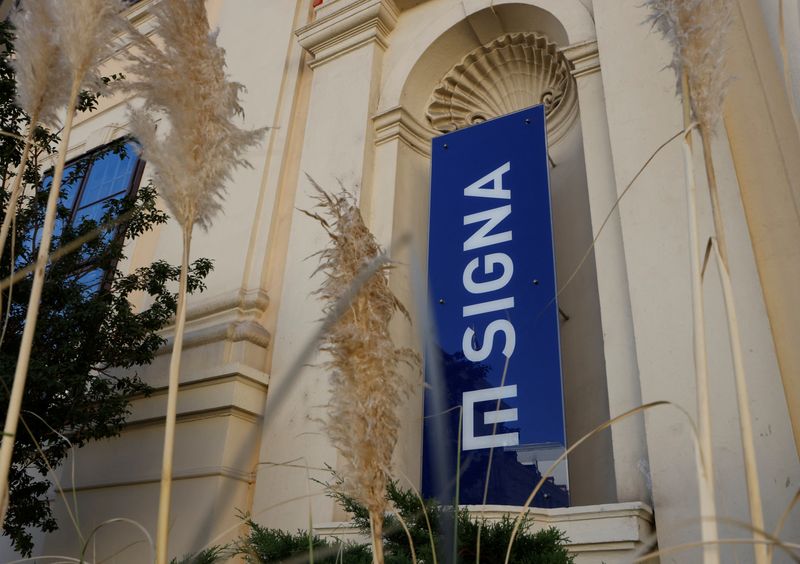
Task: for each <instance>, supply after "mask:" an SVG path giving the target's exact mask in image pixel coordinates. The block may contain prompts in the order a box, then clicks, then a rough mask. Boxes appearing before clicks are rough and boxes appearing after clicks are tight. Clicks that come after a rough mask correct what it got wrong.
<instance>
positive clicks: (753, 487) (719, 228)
mask: <svg viewBox="0 0 800 564" xmlns="http://www.w3.org/2000/svg"><path fill="white" fill-rule="evenodd" d="M700 137H701V139H702V140H703V160H704V162H705V167H706V177H707V178H708V190H709V193H710V195H711V209H712V212H713V217H714V232H715V236H716V242H715V244H714V250H715V252H716V253H715V254H716V257H717V266H718V270H719V276H720V283H721V286H722V295H723V298H724V300H725V313H726V317H727V321H728V338H729V339H730V345H731V355H732V356H733V372H734V381H735V383H736V401H737V403H738V406H739V430H740V434H741V441H742V455H743V457H744V469H745V481H746V484H747V501H748V504H749V507H750V520H751V522H752V523H751V524H752V525H753V527H754V529H755V530H754V531H753V538H754V539H757V540H759V542H757V543H755V544H754V545H753V551H754V552H755V558H756V560H755V561H756V564H766V562H768V558H767V546H766V545H765V544H763V543H762V542H761V540H763V537H762V536H761V535H760V534H759V533H758V532H757V531H763V530H764V512H763V508H762V503H761V488H760V487H759V484H758V464H757V463H756V453H755V445H754V441H753V423H752V416H751V414H750V396H749V394H748V392H747V382H746V379H745V371H744V360H743V358H742V344H741V338H740V336H739V323H738V321H737V319H736V309H735V307H734V299H733V287H732V285H731V281H730V270H729V267H728V251H727V247H726V243H725V225H724V223H723V220H722V211H721V210H720V204H719V195H718V192H717V180H716V178H717V177H716V174H715V173H714V162H713V159H712V157H711V141H710V138H709V135H708V132H707V131H703V129H700Z"/></svg>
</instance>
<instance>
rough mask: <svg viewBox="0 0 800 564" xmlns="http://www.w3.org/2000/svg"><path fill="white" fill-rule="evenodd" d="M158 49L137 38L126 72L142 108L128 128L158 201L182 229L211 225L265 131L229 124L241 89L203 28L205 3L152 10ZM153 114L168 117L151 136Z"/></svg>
mask: <svg viewBox="0 0 800 564" xmlns="http://www.w3.org/2000/svg"><path fill="white" fill-rule="evenodd" d="M153 11H154V13H155V16H156V18H157V19H158V26H159V27H158V29H159V36H160V37H161V38H162V39H163V42H164V47H163V49H160V48H158V47H157V46H156V45H154V44H153V43H152V42H150V41H149V40H148V39H146V38H141V39H142V41H140V47H141V51H140V52H139V53H138V54H137V55H134V56H133V61H134V62H133V64H132V65H131V66H130V67H129V69H128V70H129V72H130V74H131V75H133V77H134V78H133V82H132V83H131V84H130V85H129V88H130V89H131V90H132V92H133V93H134V94H136V95H138V96H139V97H140V98H142V99H143V100H144V102H145V105H144V108H143V109H141V110H134V111H132V113H131V118H132V119H131V129H132V131H133V133H134V135H135V136H136V137H137V139H138V140H139V141H140V143H141V144H142V147H143V155H144V158H145V159H146V160H147V162H148V164H149V165H151V166H152V167H153V169H154V171H155V176H156V179H157V184H158V186H159V187H160V189H161V195H162V196H163V197H164V199H165V200H166V202H167V205H168V206H169V208H170V211H171V212H172V214H173V216H174V217H175V219H176V220H177V221H178V222H179V223H180V224H181V225H182V226H187V225H193V224H198V225H200V226H201V227H203V228H204V229H208V228H209V227H210V226H211V222H212V220H213V218H214V216H215V215H216V214H217V213H218V212H219V211H220V209H221V207H222V206H221V203H222V200H223V198H224V195H225V185H226V183H227V182H229V181H230V180H231V172H232V171H233V169H234V168H236V167H237V166H247V164H248V163H247V161H245V160H244V159H243V157H242V155H243V153H244V152H245V150H246V149H247V148H248V147H250V146H252V145H254V144H256V143H257V142H258V141H259V140H260V138H261V137H262V135H263V132H264V130H263V129H259V130H254V131H248V130H244V129H241V128H239V127H237V126H236V125H234V123H233V122H232V119H233V118H234V117H236V116H239V115H242V107H241V106H240V104H239V93H240V92H241V91H242V90H243V86H242V85H241V84H239V83H238V82H232V81H230V80H228V77H227V75H226V72H225V51H224V49H222V48H221V47H219V46H218V45H217V43H216V38H217V34H216V32H211V31H210V29H209V25H208V19H207V16H206V10H205V6H204V2H203V0H165V1H163V2H161V3H160V4H158V5H156V6H155V7H154V8H153ZM152 112H156V113H160V114H162V115H164V116H166V117H167V120H168V122H169V123H168V129H169V130H168V131H167V132H166V133H164V134H163V135H160V136H159V135H157V134H156V122H155V119H154V116H153V114H152Z"/></svg>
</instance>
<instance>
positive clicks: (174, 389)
mask: <svg viewBox="0 0 800 564" xmlns="http://www.w3.org/2000/svg"><path fill="white" fill-rule="evenodd" d="M192 227H193V223H190V222H187V224H186V225H184V227H183V257H182V259H181V278H180V288H179V290H178V308H177V311H176V312H175V340H174V342H173V345H172V356H171V357H170V362H169V388H168V391H167V415H166V422H165V428H164V456H163V459H162V462H161V493H160V495H159V498H158V525H157V529H156V563H157V564H167V562H168V560H167V548H168V544H169V509H170V500H171V493H172V461H173V455H174V452H175V419H176V414H177V409H178V382H179V377H180V370H181V351H182V350H183V333H184V329H185V327H186V293H187V286H188V276H189V249H190V246H191V242H192Z"/></svg>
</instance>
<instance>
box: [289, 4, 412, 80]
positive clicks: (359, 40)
mask: <svg viewBox="0 0 800 564" xmlns="http://www.w3.org/2000/svg"><path fill="white" fill-rule="evenodd" d="M399 13H400V12H399V10H398V9H397V6H396V5H395V3H394V0H334V1H330V2H326V3H325V4H324V5H323V6H321V7H319V8H317V16H318V19H316V20H315V21H314V22H312V23H310V24H308V25H307V26H304V27H301V28H300V29H298V30H297V31H296V32H295V35H297V38H298V40H299V42H300V45H301V46H302V47H303V49H305V50H306V51H308V52H309V53H311V55H312V56H313V57H314V60H313V61H311V63H310V66H311V67H312V68H314V67H317V66H319V65H322V64H324V63H326V62H328V61H330V60H332V59H335V58H336V57H340V56H342V55H344V54H345V53H349V52H350V51H353V50H354V49H358V48H359V47H362V46H364V45H368V44H370V43H377V44H378V45H379V46H380V47H381V48H382V49H385V48H386V47H387V45H388V39H389V34H390V33H391V32H392V30H393V29H394V28H395V26H396V25H397V18H398V16H399Z"/></svg>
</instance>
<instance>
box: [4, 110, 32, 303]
mask: <svg viewBox="0 0 800 564" xmlns="http://www.w3.org/2000/svg"><path fill="white" fill-rule="evenodd" d="M38 119H39V116H38V114H34V115H33V116H32V117H31V122H30V128H29V129H28V135H27V136H26V137H25V145H24V146H23V148H22V156H21V157H20V160H19V166H17V172H16V175H15V176H14V182H13V183H12V184H11V197H10V198H9V199H8V205H7V206H6V209H5V214H4V215H3V225H2V226H0V262H2V260H3V253H4V251H5V249H6V239H8V230H9V228H10V227H11V218H12V217H15V216H16V213H17V200H19V196H20V194H21V193H22V176H23V175H24V173H25V167H26V166H27V164H28V155H29V154H30V152H31V145H32V144H33V132H34V130H35V129H36V122H37V121H38ZM11 260H12V261H13V260H14V259H13V257H12V259H11ZM2 314H3V300H2V298H0V317H2Z"/></svg>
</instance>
